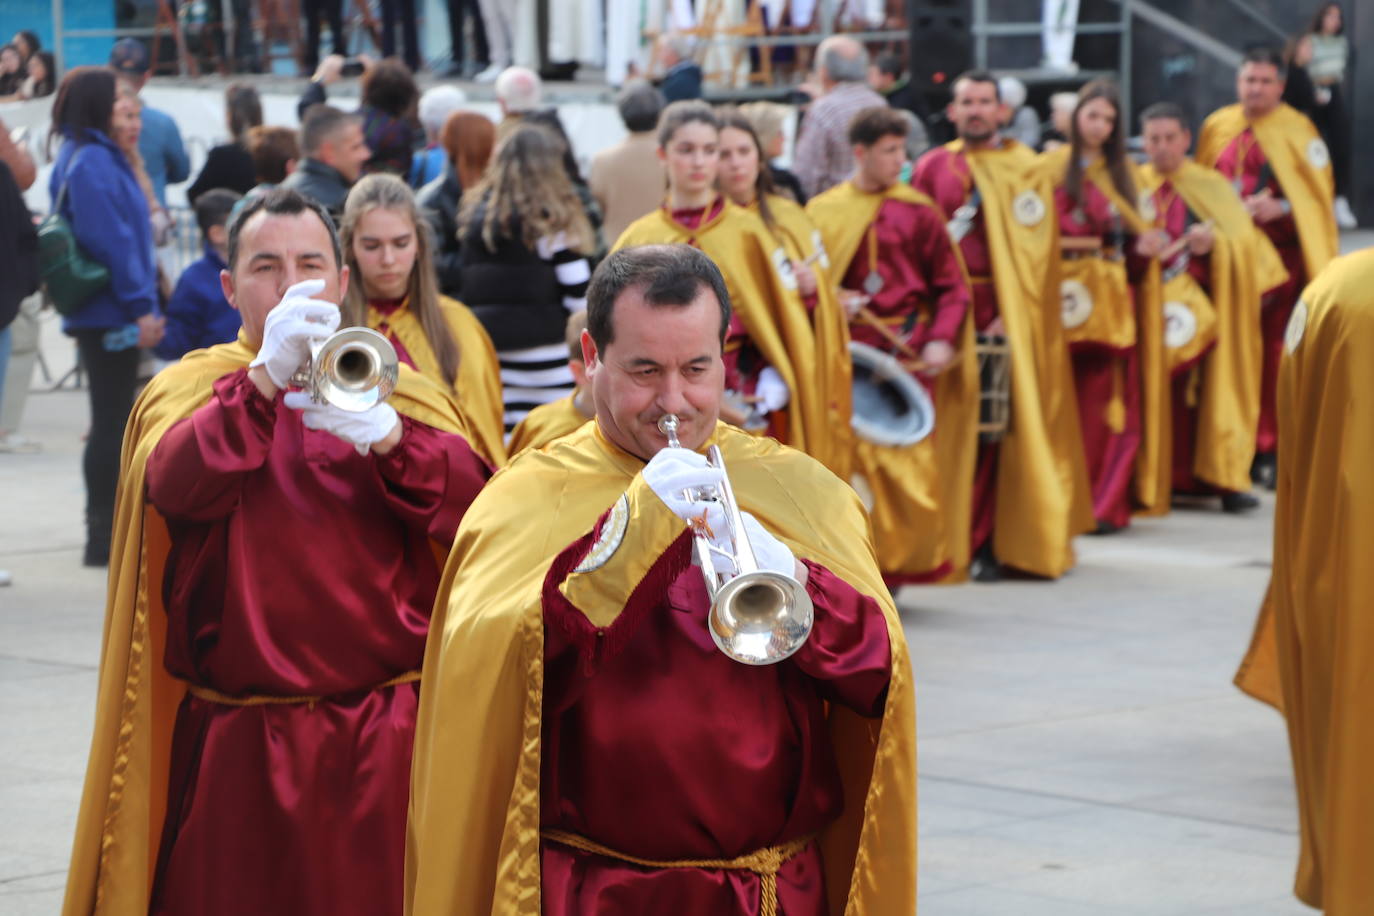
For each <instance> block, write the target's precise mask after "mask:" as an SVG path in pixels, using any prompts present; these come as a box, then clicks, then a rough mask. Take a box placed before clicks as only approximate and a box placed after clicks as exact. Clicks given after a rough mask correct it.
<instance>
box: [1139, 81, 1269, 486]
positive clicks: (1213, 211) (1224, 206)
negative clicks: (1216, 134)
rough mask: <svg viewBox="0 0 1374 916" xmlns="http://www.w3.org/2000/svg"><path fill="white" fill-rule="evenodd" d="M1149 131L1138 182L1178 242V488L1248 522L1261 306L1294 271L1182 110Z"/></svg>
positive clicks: (1171, 284)
mask: <svg viewBox="0 0 1374 916" xmlns="http://www.w3.org/2000/svg"><path fill="white" fill-rule="evenodd" d="M1140 123H1141V131H1142V134H1143V136H1144V140H1145V153H1146V155H1147V156H1148V157H1149V162H1148V163H1147V164H1146V165H1145V166H1143V167H1142V168H1141V169H1140V171H1139V172H1138V176H1139V178H1140V186H1141V191H1142V193H1143V194H1144V195H1146V196H1145V198H1144V200H1143V201H1142V203H1141V209H1142V210H1144V211H1145V212H1146V214H1147V215H1149V216H1151V217H1152V218H1153V222H1154V224H1155V225H1156V226H1158V227H1159V228H1160V229H1162V230H1163V231H1164V232H1165V233H1167V234H1168V237H1169V240H1170V241H1169V247H1168V249H1166V253H1165V256H1164V259H1163V260H1162V262H1161V265H1160V266H1161V268H1162V270H1163V280H1164V301H1165V307H1164V308H1165V315H1164V324H1165V335H1164V344H1165V357H1166V362H1167V364H1168V367H1169V372H1170V375H1171V377H1172V387H1173V391H1172V393H1171V397H1170V404H1171V408H1172V414H1173V417H1172V421H1171V425H1172V427H1173V428H1172V435H1171V439H1172V452H1173V458H1172V461H1171V462H1170V463H1171V465H1172V475H1171V476H1172V480H1171V489H1172V490H1173V491H1174V492H1176V493H1180V494H1184V495H1189V496H1220V498H1221V507H1222V509H1223V510H1224V511H1226V512H1244V511H1247V510H1250V509H1253V508H1255V507H1256V506H1257V505H1258V504H1259V501H1258V500H1257V499H1255V497H1254V496H1252V495H1250V493H1248V492H1246V491H1247V490H1249V488H1250V464H1251V462H1252V461H1253V460H1254V457H1255V430H1256V428H1257V426H1258V424H1259V409H1260V404H1259V384H1258V380H1259V376H1260V360H1261V358H1262V357H1261V349H1260V325H1259V302H1260V297H1261V296H1262V295H1263V293H1264V292H1265V291H1266V290H1268V289H1271V288H1273V287H1275V286H1279V285H1281V284H1282V283H1283V282H1284V280H1285V279H1287V272H1286V271H1285V270H1284V268H1283V263H1282V261H1281V260H1280V259H1279V255H1278V252H1276V251H1275V250H1274V246H1273V244H1272V243H1270V241H1269V239H1268V237H1267V236H1265V235H1264V234H1263V233H1262V232H1260V231H1259V229H1257V228H1256V227H1255V224H1254V222H1253V221H1252V220H1251V219H1250V214H1249V213H1248V212H1247V211H1246V209H1245V207H1244V205H1243V204H1242V203H1241V200H1240V197H1239V196H1237V194H1236V192H1235V189H1234V188H1232V187H1231V184H1230V182H1228V181H1227V180H1226V179H1225V178H1224V177H1222V176H1221V175H1219V174H1217V172H1216V171H1215V170H1213V169H1208V168H1203V167H1202V166H1201V165H1198V164H1197V163H1196V162H1194V161H1192V160H1191V159H1189V158H1188V147H1189V146H1190V145H1191V143H1192V133H1191V131H1189V129H1188V122H1187V118H1186V116H1185V115H1184V114H1183V110H1182V109H1181V108H1179V107H1178V106H1177V105H1174V104H1173V103H1171V102H1160V103H1159V104H1157V105H1151V106H1150V107H1149V108H1147V109H1145V111H1144V113H1143V114H1141V116H1140Z"/></svg>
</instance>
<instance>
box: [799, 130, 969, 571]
mask: <svg viewBox="0 0 1374 916" xmlns="http://www.w3.org/2000/svg"><path fill="white" fill-rule="evenodd" d="M908 129H909V128H908V124H907V121H906V119H905V118H904V117H903V116H902V114H901V113H900V112H898V111H895V110H893V109H891V108H889V107H887V106H885V105H884V106H881V107H876V108H867V109H864V110H863V111H860V112H859V113H858V114H857V115H855V117H854V120H853V121H852V122H850V125H849V140H850V143H851V144H852V145H853V147H854V164H855V167H854V175H853V177H852V178H850V179H849V180H848V181H846V182H843V183H842V184H838V185H836V186H835V187H833V188H831V189H830V190H828V191H825V192H823V193H821V194H820V195H818V196H816V197H813V198H812V199H811V201H810V202H809V203H808V204H807V212H808V213H809V214H810V215H811V217H812V218H813V219H814V220H815V221H816V225H818V226H819V227H820V228H821V233H822V237H823V238H824V240H825V246H826V249H827V250H828V251H830V252H832V253H833V254H834V257H835V271H834V279H835V281H836V283H837V285H838V286H839V287H840V296H841V297H842V299H843V300H844V301H845V302H847V303H852V307H853V308H854V309H855V312H856V314H857V313H858V309H859V308H862V309H864V310H865V315H866V316H867V317H866V319H865V320H860V319H859V318H857V317H856V318H853V319H851V320H852V321H853V324H852V325H851V327H850V334H851V335H852V336H853V338H854V339H855V340H857V341H860V342H861V343H865V344H868V345H869V346H872V347H876V348H878V349H880V350H883V351H885V352H892V354H893V356H894V357H896V358H898V359H899V360H901V361H903V362H905V363H908V364H910V363H914V362H919V363H920V364H921V366H922V368H921V370H920V371H919V372H916V371H913V372H912V376H913V377H914V378H915V379H916V380H917V381H918V382H919V383H920V384H922V385H923V386H925V388H926V389H927V391H928V392H929V393H930V395H931V398H932V400H934V401H935V402H936V408H935V417H936V429H935V431H934V432H933V433H932V434H931V435H929V436H927V437H926V438H925V439H922V440H921V441H919V442H916V443H915V444H908V445H901V446H893V445H888V444H880V443H875V442H869V441H865V440H864V439H862V438H859V440H858V442H857V444H856V446H855V468H854V488H855V490H857V491H858V492H859V493H860V495H861V497H864V501H865V503H866V504H867V506H868V511H869V516H870V517H871V518H872V520H873V536H874V544H875V546H876V548H877V551H878V566H879V567H880V568H881V569H882V571H883V578H884V579H886V580H887V583H888V585H889V586H892V587H896V586H898V585H902V584H908V583H917V582H930V581H933V580H935V579H938V578H940V577H941V576H944V575H947V574H948V573H949V571H950V567H951V563H950V557H951V555H952V554H953V553H955V552H956V551H955V550H954V549H952V543H957V544H959V545H960V548H959V550H958V552H959V553H962V551H963V550H966V549H967V544H968V538H969V532H968V511H967V507H968V494H969V492H970V491H971V489H972V486H973V467H974V462H975V460H976V456H977V431H978V363H977V360H975V359H974V358H973V354H972V352H970V351H971V350H972V346H973V332H972V323H971V322H969V321H967V320H966V318H967V316H968V313H969V297H970V294H969V284H968V278H967V276H966V275H965V273H964V268H963V265H962V264H961V263H960V261H959V254H958V250H957V249H956V248H955V247H954V243H953V241H951V239H950V237H949V233H947V232H946V231H945V217H944V214H943V213H942V212H941V211H940V209H939V207H937V206H936V205H935V202H934V201H932V200H931V199H930V198H929V197H926V195H924V194H922V193H921V192H920V191H917V190H916V189H914V188H912V187H911V186H910V185H907V184H903V183H902V182H901V180H900V179H901V174H902V170H903V168H904V167H905V166H906V136H907V131H908ZM873 321H877V322H880V323H881V324H882V325H883V326H884V327H885V329H886V330H885V331H879V330H878V329H877V328H875V327H874V326H873V325H872V324H871V323H870V322H873ZM894 338H895V340H897V341H900V342H901V344H902V347H900V348H899V347H898V346H897V345H896V343H895V342H894ZM956 360H957V361H956ZM951 368H952V369H953V371H950V372H948V373H946V372H945V370H946V369H951ZM946 439H949V440H951V441H949V442H948V443H946V442H945V441H944V440H946ZM942 445H943V446H945V448H944V449H943V450H942V449H941V446H942ZM942 457H944V458H945V460H943V461H942V460H941V458H942ZM947 523H948V524H947Z"/></svg>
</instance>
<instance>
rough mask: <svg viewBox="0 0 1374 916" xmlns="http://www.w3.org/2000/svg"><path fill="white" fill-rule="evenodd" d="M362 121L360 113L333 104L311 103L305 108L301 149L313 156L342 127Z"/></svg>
mask: <svg viewBox="0 0 1374 916" xmlns="http://www.w3.org/2000/svg"><path fill="white" fill-rule="evenodd" d="M361 123H362V120H361V119H360V118H359V117H358V115H356V114H354V113H352V112H347V111H342V110H340V109H338V108H335V107H334V106H333V105H311V106H310V107H309V108H307V109H306V110H305V118H304V119H302V121H301V149H302V150H303V151H304V152H305V154H306V155H307V156H313V155H315V154H316V153H318V152H319V151H320V147H321V146H323V145H324V143H325V142H326V141H327V140H329V138H330V137H333V136H334V134H335V133H337V132H338V131H339V129H340V128H342V127H344V126H345V125H348V124H361Z"/></svg>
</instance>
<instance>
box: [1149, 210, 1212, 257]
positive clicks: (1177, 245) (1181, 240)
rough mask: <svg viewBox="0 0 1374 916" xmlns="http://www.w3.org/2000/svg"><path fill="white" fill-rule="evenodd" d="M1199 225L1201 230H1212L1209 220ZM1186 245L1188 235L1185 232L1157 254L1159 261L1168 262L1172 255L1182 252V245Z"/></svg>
mask: <svg viewBox="0 0 1374 916" xmlns="http://www.w3.org/2000/svg"><path fill="white" fill-rule="evenodd" d="M1199 225H1200V226H1202V228H1204V229H1211V228H1212V221H1211V220H1210V219H1209V220H1206V221H1205V222H1202V223H1199ZM1187 244H1188V233H1186V232H1185V233H1184V234H1183V235H1180V236H1179V237H1178V238H1176V239H1174V240H1173V241H1172V242H1170V243H1169V246H1168V247H1167V248H1165V249H1164V250H1163V251H1161V252H1160V253H1159V260H1161V261H1167V260H1169V259H1170V258H1172V257H1173V256H1174V255H1176V254H1178V253H1179V252H1180V251H1182V250H1183V246H1184V245H1187Z"/></svg>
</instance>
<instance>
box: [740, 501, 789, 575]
mask: <svg viewBox="0 0 1374 916" xmlns="http://www.w3.org/2000/svg"><path fill="white" fill-rule="evenodd" d="M740 517H741V518H743V519H744V532H745V534H746V535H747V536H748V538H749V546H751V547H753V548H754V559H755V560H757V561H758V563H759V569H766V570H769V571H771V572H776V573H782V574H783V575H785V576H791V575H794V574H795V573H796V571H797V558H796V556H794V555H793V553H792V551H791V550H789V549H788V548H787V545H786V544H784V543H783V542H782V541H780V540H778V539H777V538H775V537H774V536H773V534H772V532H770V531H769V530H768V529H767V528H765V527H763V523H762V522H760V521H759V520H758V519H756V518H754V516H753V515H751V514H749V513H748V512H745V511H743V510H740Z"/></svg>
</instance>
